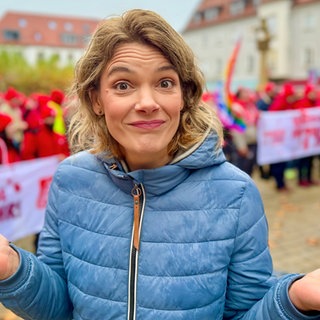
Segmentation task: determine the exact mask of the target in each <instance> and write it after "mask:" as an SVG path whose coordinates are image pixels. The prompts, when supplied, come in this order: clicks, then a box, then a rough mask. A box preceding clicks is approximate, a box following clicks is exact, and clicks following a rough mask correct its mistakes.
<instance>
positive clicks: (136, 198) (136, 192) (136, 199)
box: [131, 185, 141, 251]
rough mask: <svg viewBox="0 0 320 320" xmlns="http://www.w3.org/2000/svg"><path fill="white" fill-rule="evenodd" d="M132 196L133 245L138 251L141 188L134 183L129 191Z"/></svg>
mask: <svg viewBox="0 0 320 320" xmlns="http://www.w3.org/2000/svg"><path fill="white" fill-rule="evenodd" d="M131 194H132V196H133V245H134V247H135V248H136V250H137V251H139V244H140V233H139V227H140V196H141V189H140V188H139V187H138V186H137V185H135V186H134V188H133V189H132V191H131Z"/></svg>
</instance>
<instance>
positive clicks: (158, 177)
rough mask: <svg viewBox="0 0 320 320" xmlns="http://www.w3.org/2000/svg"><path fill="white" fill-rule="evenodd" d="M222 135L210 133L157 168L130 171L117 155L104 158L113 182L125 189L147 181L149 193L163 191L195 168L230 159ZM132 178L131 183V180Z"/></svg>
mask: <svg viewBox="0 0 320 320" xmlns="http://www.w3.org/2000/svg"><path fill="white" fill-rule="evenodd" d="M217 140H218V137H217V135H216V134H213V133H210V134H208V135H206V136H205V137H204V140H203V141H200V142H199V143H198V144H196V145H194V146H193V147H191V148H190V149H189V150H187V151H185V152H183V153H181V154H178V155H176V157H175V158H174V159H173V160H172V161H171V163H169V164H167V165H165V166H163V167H160V168H155V169H141V170H136V171H131V172H127V170H126V165H125V164H124V163H119V162H117V163H116V164H115V160H114V159H108V160H105V159H104V160H103V161H104V163H105V166H106V168H107V170H108V172H109V175H110V177H111V179H112V180H113V182H114V183H115V184H117V186H118V187H119V188H120V189H121V190H122V191H124V192H126V193H128V192H131V190H132V188H133V185H134V184H141V183H142V184H143V185H144V187H145V189H146V191H147V193H150V194H153V195H160V194H162V193H165V192H168V191H169V190H171V189H173V188H174V187H175V186H177V185H178V184H180V183H181V182H182V181H184V180H185V179H186V178H187V177H188V176H189V175H190V174H191V173H192V171H194V170H197V169H203V168H207V167H211V166H215V165H219V164H221V163H223V162H225V161H226V158H225V156H224V153H223V151H222V149H221V148H217ZM128 181H131V183H128Z"/></svg>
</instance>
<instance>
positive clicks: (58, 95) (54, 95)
mask: <svg viewBox="0 0 320 320" xmlns="http://www.w3.org/2000/svg"><path fill="white" fill-rule="evenodd" d="M51 100H52V101H54V102H55V103H57V104H61V103H62V102H63V100H64V93H63V92H62V91H60V90H58V89H57V90H52V91H51Z"/></svg>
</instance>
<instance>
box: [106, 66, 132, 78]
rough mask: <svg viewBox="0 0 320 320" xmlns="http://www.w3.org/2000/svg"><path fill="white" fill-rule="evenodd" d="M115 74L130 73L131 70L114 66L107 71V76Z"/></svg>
mask: <svg viewBox="0 0 320 320" xmlns="http://www.w3.org/2000/svg"><path fill="white" fill-rule="evenodd" d="M116 72H128V73H132V70H130V69H129V68H127V67H124V66H114V67H112V68H111V69H110V70H109V71H108V74H107V76H108V77H109V76H111V75H112V74H113V73H116Z"/></svg>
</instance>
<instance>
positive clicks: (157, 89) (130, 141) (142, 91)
mask: <svg viewBox="0 0 320 320" xmlns="http://www.w3.org/2000/svg"><path fill="white" fill-rule="evenodd" d="M93 101H94V103H93V108H94V111H95V113H96V114H99V111H102V112H103V113H104V116H105V120H106V124H107V127H108V130H109V132H110V134H111V135H112V137H113V138H114V139H115V140H116V141H117V142H118V143H119V144H120V146H121V150H122V152H123V154H124V155H125V159H126V162H127V164H128V166H129V168H130V170H137V169H142V168H156V167H159V166H162V165H164V164H166V163H168V162H169V161H170V160H171V158H170V156H169V155H168V152H167V146H168V144H169V142H170V141H171V139H172V138H173V136H174V135H175V133H176V131H177V129H178V125H179V122H180V111H181V109H182V108H183V97H182V90H181V85H180V81H179V75H178V73H177V72H176V71H175V68H174V67H173V65H172V64H171V63H170V62H169V61H168V59H166V58H165V57H164V56H163V54H162V53H161V52H160V51H158V50H157V49H156V48H154V47H152V46H148V45H143V44H139V43H130V44H123V45H121V46H119V47H118V48H117V50H116V51H115V54H114V56H113V58H112V59H111V60H110V62H109V63H108V64H107V65H106V68H105V69H104V71H103V73H102V76H101V80H100V90H99V92H98V93H96V94H95V93H94V99H93Z"/></svg>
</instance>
